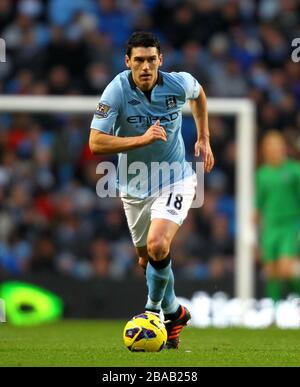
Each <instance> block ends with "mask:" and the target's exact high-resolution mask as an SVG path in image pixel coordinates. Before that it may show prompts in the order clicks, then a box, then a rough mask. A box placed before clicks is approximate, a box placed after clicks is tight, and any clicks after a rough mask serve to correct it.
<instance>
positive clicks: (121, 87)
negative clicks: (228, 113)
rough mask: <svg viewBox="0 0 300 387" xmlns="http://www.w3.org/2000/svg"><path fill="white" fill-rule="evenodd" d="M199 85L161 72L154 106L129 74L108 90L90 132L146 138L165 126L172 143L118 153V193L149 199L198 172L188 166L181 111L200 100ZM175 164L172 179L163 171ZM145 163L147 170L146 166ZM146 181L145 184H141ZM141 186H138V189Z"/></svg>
mask: <svg viewBox="0 0 300 387" xmlns="http://www.w3.org/2000/svg"><path fill="white" fill-rule="evenodd" d="M200 90H201V86H200V84H199V83H198V82H197V80H196V79H195V78H194V77H193V76H192V75H191V74H189V73H186V72H178V73H176V72H172V73H167V72H162V71H159V76H158V80H157V83H156V85H155V86H154V88H153V89H152V93H151V101H149V100H148V98H147V97H146V95H145V94H144V93H143V92H142V91H141V90H140V89H139V88H138V87H137V86H136V85H135V83H134V81H133V78H132V73H131V71H130V70H126V71H123V72H122V73H120V74H118V75H117V76H116V77H115V78H114V79H113V80H112V81H111V82H110V83H109V85H108V86H107V87H106V89H105V90H104V92H103V94H102V96H101V98H100V101H99V104H98V106H97V110H96V112H95V114H94V117H93V120H92V123H91V128H93V129H97V130H100V131H101V132H104V133H107V134H111V135H114V136H120V137H130V136H141V135H143V134H144V133H145V132H146V130H147V129H148V128H149V127H150V126H151V125H152V124H154V123H155V121H156V120H158V119H159V120H160V125H161V126H163V127H164V129H165V130H166V133H167V141H166V142H164V141H161V140H158V141H155V142H154V143H152V144H149V145H146V146H144V147H140V148H136V149H132V150H129V151H127V152H122V153H119V155H118V157H119V160H118V177H117V186H118V189H119V190H120V191H121V192H123V193H126V194H127V195H129V196H133V197H139V198H145V197H148V196H152V195H153V193H154V192H157V190H159V189H161V188H162V187H165V186H167V185H169V184H172V183H174V182H176V181H178V180H181V179H183V178H185V177H188V176H191V175H192V174H193V173H194V171H193V169H192V167H191V166H190V164H189V163H187V162H186V160H185V146H184V142H183V138H182V133H181V125H182V112H181V109H182V106H183V105H184V104H185V102H186V100H188V99H195V98H197V97H198V96H199V94H200ZM164 162H165V163H168V165H171V166H172V165H175V164H172V163H174V162H176V167H177V166H178V165H180V166H181V169H180V170H178V168H172V167H171V168H170V172H171V173H170V176H168V175H166V174H164V173H162V172H161V171H160V170H159V168H158V165H159V166H162V165H166V164H162V163H164ZM141 163H142V164H141ZM141 181H142V182H141ZM136 182H138V183H137V184H136Z"/></svg>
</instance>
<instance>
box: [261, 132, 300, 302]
mask: <svg viewBox="0 0 300 387" xmlns="http://www.w3.org/2000/svg"><path fill="white" fill-rule="evenodd" d="M261 146H262V147H261V150H262V157H263V162H264V163H263V165H261V166H260V168H259V169H258V170H257V173H256V211H257V213H256V219H257V221H258V224H259V238H260V253H261V258H262V262H263V265H264V274H265V278H266V288H265V294H266V296H267V297H270V298H272V299H273V300H274V301H278V300H280V299H282V296H283V291H284V287H283V286H284V285H287V286H286V289H287V290H288V291H289V292H293V293H296V294H298V295H300V261H299V230H300V163H299V162H297V161H294V160H291V159H289V158H288V157H287V145H286V142H285V139H284V137H283V136H282V135H281V133H279V132H276V131H270V132H268V133H267V134H266V135H265V137H264V138H263V140H262V144H261Z"/></svg>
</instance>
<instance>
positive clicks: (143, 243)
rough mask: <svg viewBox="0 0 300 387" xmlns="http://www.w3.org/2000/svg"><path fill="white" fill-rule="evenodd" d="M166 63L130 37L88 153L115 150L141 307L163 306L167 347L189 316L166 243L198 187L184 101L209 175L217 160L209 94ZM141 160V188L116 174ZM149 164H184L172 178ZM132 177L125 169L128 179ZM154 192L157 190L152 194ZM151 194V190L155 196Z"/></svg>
mask: <svg viewBox="0 0 300 387" xmlns="http://www.w3.org/2000/svg"><path fill="white" fill-rule="evenodd" d="M162 63H163V57H162V54H161V49H160V43H159V41H158V40H157V38H156V37H155V36H154V35H153V34H151V33H148V32H135V33H133V34H132V36H131V37H130V38H129V41H128V42H127V48H126V56H125V64H126V66H127V68H128V69H129V70H126V71H124V72H121V73H120V74H119V75H117V76H116V77H115V78H114V79H113V81H112V82H111V83H110V84H109V85H108V86H107V87H106V89H105V90H104V92H103V94H102V96H101V99H100V102H99V104H98V107H97V110H96V112H95V114H94V117H93V120H92V123H91V131H90V140H89V145H90V149H91V151H92V153H93V154H97V155H98V154H107V153H118V154H119V164H118V172H119V175H118V188H119V190H120V192H121V195H120V196H121V199H122V201H123V205H124V209H125V214H126V218H127V222H128V226H129V230H130V233H131V236H132V239H133V243H134V245H135V247H136V251H137V255H138V257H139V265H140V266H141V267H142V268H144V269H145V275H146V280H147V286H148V299H147V303H146V311H150V312H153V313H159V312H160V310H161V309H162V310H163V313H164V317H165V325H166V328H167V332H168V341H167V345H166V347H167V348H177V347H178V344H179V334H180V332H181V330H182V328H183V327H184V326H185V325H186V324H187V322H188V320H189V319H190V318H191V316H190V313H189V311H188V310H187V309H186V308H185V307H183V306H182V305H180V304H179V303H178V301H177V299H176V296H175V292H174V276H173V272H172V268H171V257H170V253H169V251H170V245H171V242H172V240H173V238H174V236H175V234H176V232H177V230H178V229H179V227H180V225H181V224H182V223H183V221H184V219H185V218H186V216H187V213H188V210H189V208H190V206H191V204H192V201H193V198H194V195H195V189H196V184H197V179H196V175H195V173H194V171H193V169H192V168H191V166H190V165H189V164H188V163H187V162H186V161H185V147H184V142H183V138H182V134H181V124H182V113H181V108H182V106H183V105H184V103H185V102H186V100H188V101H189V103H190V106H191V109H192V113H193V117H194V120H195V123H196V128H197V141H196V143H195V156H200V154H201V156H202V158H203V162H204V170H205V171H206V172H210V171H211V169H212V167H213V165H214V157H213V154H212V151H211V147H210V142H209V128H208V114H207V107H206V96H205V93H204V91H203V88H202V87H201V86H200V85H199V83H198V82H197V80H196V79H195V78H194V77H193V76H192V75H190V74H189V73H185V72H179V73H175V72H174V73H167V72H162V71H160V70H159V67H160V66H161V65H162ZM136 162H139V165H141V162H142V163H143V165H145V166H146V171H145V168H142V166H143V165H142V166H140V168H141V169H142V170H143V172H144V173H145V172H146V173H145V178H144V180H143V181H142V183H141V184H140V185H138V184H137V185H135V184H133V180H134V179H132V180H130V181H128V180H126V181H125V182H124V179H123V178H121V177H120V172H121V171H124V168H125V170H126V168H128V169H127V172H128V171H129V168H130V166H134V165H136V164H134V163H136ZM153 162H157V163H163V162H164V163H165V164H164V165H166V163H167V165H172V163H174V162H175V163H177V165H178V164H179V165H180V166H181V169H180V171H179V172H178V169H177V170H176V168H175V169H174V171H173V174H170V175H172V176H170V178H165V177H161V176H160V174H159V172H158V171H157V170H155V169H154V170H153V168H152V165H153ZM129 175H130V174H129V173H128V176H129ZM157 192H160V194H159V195H157ZM154 193H155V194H154Z"/></svg>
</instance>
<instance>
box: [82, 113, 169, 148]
mask: <svg viewBox="0 0 300 387" xmlns="http://www.w3.org/2000/svg"><path fill="white" fill-rule="evenodd" d="M157 140H162V141H167V137H166V131H165V129H164V128H163V127H162V126H160V121H159V120H157V121H156V122H155V123H154V125H151V126H150V127H149V128H148V129H147V131H146V132H145V133H144V134H143V135H141V136H134V137H118V136H113V135H111V134H108V133H104V132H102V131H100V130H98V129H94V128H91V131H90V138H89V147H90V150H91V152H92V153H93V154H95V155H100V154H109V153H120V152H126V151H129V150H131V149H135V148H140V147H142V146H146V145H148V144H152V143H153V142H155V141H157Z"/></svg>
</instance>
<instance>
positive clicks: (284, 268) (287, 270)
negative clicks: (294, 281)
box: [278, 262, 293, 279]
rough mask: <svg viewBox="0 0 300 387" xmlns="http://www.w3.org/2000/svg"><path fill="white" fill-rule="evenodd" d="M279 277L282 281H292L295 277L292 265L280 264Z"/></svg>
mask: <svg viewBox="0 0 300 387" xmlns="http://www.w3.org/2000/svg"><path fill="white" fill-rule="evenodd" d="M278 276H279V277H280V278H282V279H290V278H292V277H293V270H292V267H291V265H290V263H286V262H282V263H281V262H280V264H279V265H278Z"/></svg>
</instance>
